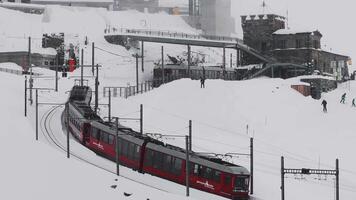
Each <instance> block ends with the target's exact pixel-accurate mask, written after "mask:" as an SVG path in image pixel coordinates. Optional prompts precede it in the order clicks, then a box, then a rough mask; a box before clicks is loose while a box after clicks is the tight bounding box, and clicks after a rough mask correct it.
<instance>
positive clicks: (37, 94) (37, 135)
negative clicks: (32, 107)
mask: <svg viewBox="0 0 356 200" xmlns="http://www.w3.org/2000/svg"><path fill="white" fill-rule="evenodd" d="M36 140H38V90H37V89H36Z"/></svg>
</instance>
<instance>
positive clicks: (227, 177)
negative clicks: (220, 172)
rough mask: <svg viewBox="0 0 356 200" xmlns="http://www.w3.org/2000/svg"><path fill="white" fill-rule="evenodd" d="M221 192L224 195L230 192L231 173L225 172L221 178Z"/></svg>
mask: <svg viewBox="0 0 356 200" xmlns="http://www.w3.org/2000/svg"><path fill="white" fill-rule="evenodd" d="M221 184H222V188H221V193H222V194H224V195H231V193H232V176H231V174H225V173H224V176H223V180H222V183H221Z"/></svg>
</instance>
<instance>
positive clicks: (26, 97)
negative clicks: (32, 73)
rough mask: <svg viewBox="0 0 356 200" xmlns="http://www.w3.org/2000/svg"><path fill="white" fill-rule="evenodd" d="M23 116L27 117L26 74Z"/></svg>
mask: <svg viewBox="0 0 356 200" xmlns="http://www.w3.org/2000/svg"><path fill="white" fill-rule="evenodd" d="M25 117H27V76H25Z"/></svg>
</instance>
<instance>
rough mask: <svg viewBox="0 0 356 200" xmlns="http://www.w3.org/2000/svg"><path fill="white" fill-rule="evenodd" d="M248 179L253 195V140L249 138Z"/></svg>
mask: <svg viewBox="0 0 356 200" xmlns="http://www.w3.org/2000/svg"><path fill="white" fill-rule="evenodd" d="M250 177H251V181H250V182H251V192H250V193H251V194H253V138H250Z"/></svg>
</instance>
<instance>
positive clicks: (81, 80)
mask: <svg viewBox="0 0 356 200" xmlns="http://www.w3.org/2000/svg"><path fill="white" fill-rule="evenodd" d="M80 63H81V66H80V86H83V81H84V80H83V73H84V49H82V57H81V61H80Z"/></svg>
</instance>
